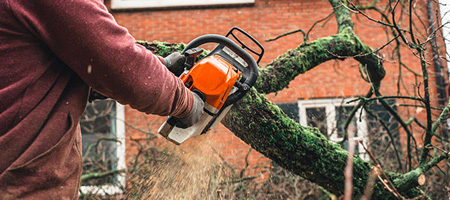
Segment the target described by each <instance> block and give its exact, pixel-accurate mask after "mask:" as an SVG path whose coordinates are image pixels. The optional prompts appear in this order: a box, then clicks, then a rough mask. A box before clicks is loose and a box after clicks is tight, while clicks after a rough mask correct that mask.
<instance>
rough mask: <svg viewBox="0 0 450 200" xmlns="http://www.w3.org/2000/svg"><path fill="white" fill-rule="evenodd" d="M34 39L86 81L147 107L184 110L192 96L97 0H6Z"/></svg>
mask: <svg viewBox="0 0 450 200" xmlns="http://www.w3.org/2000/svg"><path fill="white" fill-rule="evenodd" d="M10 5H11V10H12V12H13V13H14V15H15V16H16V18H17V20H18V21H19V22H20V23H21V24H23V25H24V26H25V27H26V28H27V29H28V30H29V31H30V32H32V34H33V35H35V37H36V38H37V39H38V40H41V41H43V42H44V43H45V45H47V46H48V48H49V49H51V51H53V52H54V53H55V54H56V55H55V56H57V57H58V58H59V59H61V60H62V61H63V62H64V63H66V64H67V65H68V66H69V67H70V68H72V69H73V70H74V71H75V72H76V73H77V74H78V75H79V76H80V77H81V78H82V79H83V80H84V81H85V82H86V83H87V84H88V85H89V86H91V87H92V88H94V89H95V90H96V91H98V92H100V93H101V94H103V95H106V96H108V97H110V98H113V99H116V100H117V101H119V102H120V103H122V104H129V105H130V106H131V107H133V108H135V109H138V110H140V111H142V112H145V113H152V114H158V115H172V116H175V117H184V116H186V115H187V114H188V113H189V111H190V110H191V108H192V104H193V96H192V94H191V92H190V91H189V90H188V89H187V88H185V87H184V86H183V83H182V81H181V80H179V79H178V78H177V77H175V76H174V75H172V74H171V73H170V72H169V71H168V70H167V69H166V67H165V66H163V65H162V63H161V62H160V60H159V59H158V57H156V56H155V55H153V54H152V53H151V52H150V51H148V50H146V49H145V48H144V47H142V46H140V45H137V44H135V40H134V38H133V37H132V36H131V35H130V34H129V33H128V31H127V30H126V29H125V28H123V27H120V26H119V25H117V23H116V22H115V20H114V18H113V17H112V15H111V14H109V13H108V11H107V9H106V7H105V6H104V5H103V4H102V2H101V1H99V0H71V1H67V0H40V1H27V0H10Z"/></svg>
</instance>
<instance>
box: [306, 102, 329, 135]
mask: <svg viewBox="0 0 450 200" xmlns="http://www.w3.org/2000/svg"><path fill="white" fill-rule="evenodd" d="M306 118H307V122H308V126H313V127H316V128H319V130H320V132H321V133H322V134H323V135H325V136H327V133H328V132H327V116H326V113H325V108H324V107H319V108H306ZM327 137H328V136H327Z"/></svg>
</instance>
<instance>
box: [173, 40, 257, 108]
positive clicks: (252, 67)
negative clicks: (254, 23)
mask: <svg viewBox="0 0 450 200" xmlns="http://www.w3.org/2000/svg"><path fill="white" fill-rule="evenodd" d="M206 43H218V44H221V45H224V46H226V47H228V48H229V49H230V50H231V51H233V52H234V53H236V54H237V55H238V56H239V57H241V58H242V59H243V60H244V61H245V62H246V63H247V65H248V70H249V71H248V72H247V73H242V75H243V77H242V79H243V80H244V82H243V83H239V82H236V87H237V88H238V91H236V92H235V93H233V94H231V95H230V96H229V97H228V99H227V100H226V102H225V104H224V105H223V107H227V106H228V105H231V104H233V103H235V102H236V101H238V100H239V99H241V98H242V97H243V96H244V95H245V94H246V93H247V92H248V91H249V90H250V88H251V87H252V86H253V85H254V84H255V82H256V79H257V78H258V64H256V61H255V59H253V57H252V56H251V55H250V54H249V53H248V52H247V51H245V50H244V49H243V48H241V47H240V46H238V45H237V44H236V43H235V42H234V41H233V40H231V39H229V38H227V37H224V36H221V35H216V34H210V35H203V36H200V37H198V38H196V39H194V40H192V41H191V42H190V43H189V44H188V45H186V47H185V48H184V49H183V51H182V54H184V53H185V52H186V51H187V50H189V49H192V48H195V47H198V46H200V45H203V44H206ZM241 71H242V70H241ZM243 72H245V71H243ZM242 79H241V80H242Z"/></svg>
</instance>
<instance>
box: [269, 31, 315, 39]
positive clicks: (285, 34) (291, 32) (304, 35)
mask: <svg viewBox="0 0 450 200" xmlns="http://www.w3.org/2000/svg"><path fill="white" fill-rule="evenodd" d="M298 32H301V33H302V34H303V42H306V40H307V39H308V38H307V37H306V33H305V31H303V30H302V29H298V30H295V31H290V32H287V33H284V34H282V35H279V36H277V37H275V38H272V39H267V40H265V41H266V42H272V41H275V40H278V39H280V38H282V37H284V36H288V35H291V34H294V33H298Z"/></svg>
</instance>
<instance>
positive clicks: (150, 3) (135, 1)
mask: <svg viewBox="0 0 450 200" xmlns="http://www.w3.org/2000/svg"><path fill="white" fill-rule="evenodd" d="M253 3H255V0H188V1H186V0H111V9H136V8H167V7H185V6H206V5H229V4H253Z"/></svg>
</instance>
